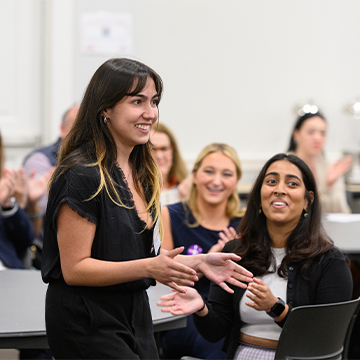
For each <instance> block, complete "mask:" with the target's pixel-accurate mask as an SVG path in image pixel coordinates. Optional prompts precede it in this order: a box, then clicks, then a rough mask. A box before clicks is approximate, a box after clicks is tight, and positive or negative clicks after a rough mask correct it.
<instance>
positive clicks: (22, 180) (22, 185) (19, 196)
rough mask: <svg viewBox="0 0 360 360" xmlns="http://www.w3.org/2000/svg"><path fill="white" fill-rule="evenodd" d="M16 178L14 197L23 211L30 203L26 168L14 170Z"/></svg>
mask: <svg viewBox="0 0 360 360" xmlns="http://www.w3.org/2000/svg"><path fill="white" fill-rule="evenodd" d="M12 171H13V173H14V178H15V193H14V196H15V198H16V200H17V202H18V203H19V206H20V207H21V208H22V209H25V208H26V205H27V202H28V193H29V187H28V182H27V179H26V174H25V170H24V168H20V169H19V170H12Z"/></svg>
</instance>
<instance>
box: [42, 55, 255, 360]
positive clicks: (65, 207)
mask: <svg viewBox="0 0 360 360" xmlns="http://www.w3.org/2000/svg"><path fill="white" fill-rule="evenodd" d="M161 93H162V81H161V78H160V77H159V75H158V74H157V73H156V72H155V71H154V70H152V69H151V68H149V67H148V66H146V65H145V64H142V63H140V62H137V61H134V60H130V59H110V60H108V61H107V62H105V63H104V64H103V65H101V66H100V67H99V69H98V70H97V71H96V72H95V74H94V75H93V77H92V79H91V81H90V83H89V85H88V88H87V90H86V92H85V95H84V99H83V101H82V103H81V105H80V109H79V113H78V116H77V118H76V121H75V123H74V125H73V127H72V129H71V131H70V133H69V135H68V136H67V137H66V139H65V140H64V143H63V145H62V147H61V150H60V155H59V165H58V166H57V168H56V170H55V172H54V175H53V178H52V181H51V186H50V191H49V201H48V205H47V211H46V217H45V218H46V220H45V226H44V246H43V252H42V266H41V271H42V276H43V280H44V281H45V282H46V283H49V286H48V290H47V295H46V313H45V319H46V332H47V338H48V341H49V346H50V349H51V351H52V353H53V355H54V357H55V358H56V359H110V358H112V359H157V358H158V351H157V347H156V343H155V339H154V336H153V327H152V319H151V312H150V305H149V299H148V296H147V293H146V289H147V288H148V287H149V286H151V285H155V284H156V282H155V280H157V281H159V282H161V283H164V284H166V285H169V286H171V287H172V288H174V289H178V290H181V289H180V288H179V285H189V286H192V285H193V284H194V282H195V281H197V280H198V275H197V274H198V273H202V274H204V275H206V276H209V277H210V278H212V279H214V280H215V279H216V280H217V282H218V283H219V284H221V286H223V287H224V288H227V289H228V291H230V292H232V290H230V288H229V287H228V286H227V285H226V283H225V281H227V282H229V283H233V284H237V285H238V286H245V285H244V284H242V283H241V282H240V281H241V280H243V281H250V280H251V273H249V272H247V271H246V270H245V269H242V268H241V267H240V266H238V265H236V264H235V263H233V262H232V261H228V260H233V259H238V257H237V256H236V255H234V254H229V255H227V254H216V256H207V255H198V256H196V257H191V256H181V255H179V254H180V253H181V252H182V250H183V249H182V248H177V249H174V250H172V251H164V250H161V249H160V244H161V240H162V225H161V216H160V201H159V200H160V182H159V178H160V172H159V169H158V166H157V164H156V162H155V160H154V158H153V156H152V148H151V143H150V141H149V137H150V131H151V127H152V125H153V124H154V122H156V121H157V118H158V103H159V101H160V98H161ZM224 255H225V256H224ZM243 274H244V276H243Z"/></svg>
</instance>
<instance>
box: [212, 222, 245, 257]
mask: <svg viewBox="0 0 360 360" xmlns="http://www.w3.org/2000/svg"><path fill="white" fill-rule="evenodd" d="M219 237H220V239H219V240H218V242H217V243H216V244H215V245H213V246H212V247H211V248H210V250H209V253H210V252H220V251H221V250H222V249H223V247H224V246H225V244H226V243H227V242H228V241H230V240H234V239H235V238H237V237H238V235H237V233H236V230H235V229H234V228H233V227H231V226H230V227H229V228H225V229H224V230H223V231H220V232H219Z"/></svg>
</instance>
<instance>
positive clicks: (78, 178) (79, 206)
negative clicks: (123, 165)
mask: <svg viewBox="0 0 360 360" xmlns="http://www.w3.org/2000/svg"><path fill="white" fill-rule="evenodd" d="M111 176H112V178H113V179H114V180H115V182H116V184H117V186H116V190H117V192H118V194H119V196H120V199H121V201H122V203H123V204H124V205H125V206H126V207H128V208H126V207H123V206H118V205H116V204H115V203H114V202H113V201H112V200H111V199H110V197H109V195H108V194H107V192H106V190H105V188H103V189H102V190H101V191H100V193H99V194H98V195H96V196H95V197H94V198H92V196H93V195H94V194H95V193H96V191H97V189H98V187H99V184H100V174H99V170H98V168H97V167H95V166H85V165H77V166H75V167H73V168H71V169H69V170H67V171H66V172H65V173H63V174H62V175H60V176H59V177H57V178H55V180H54V181H53V182H52V184H51V188H50V192H49V200H48V205H47V211H46V216H45V225H44V245H43V252H42V269H41V272H42V277H43V280H44V282H46V283H51V282H52V281H57V280H62V281H63V276H62V272H61V266H60V255H59V248H58V244H57V226H56V223H57V216H58V212H59V208H60V205H61V204H63V203H67V204H68V206H69V207H70V208H71V209H73V210H74V211H76V212H77V213H78V214H79V215H80V216H82V217H84V218H86V219H87V220H88V221H90V222H92V223H94V224H95V225H96V232H95V237H94V240H93V244H92V249H91V257H93V258H95V259H99V260H107V261H127V260H135V259H142V258H147V257H152V256H155V252H154V250H153V229H148V228H146V224H145V223H144V222H143V221H142V220H141V219H140V218H139V216H138V214H137V211H136V208H135V206H134V201H133V198H132V194H131V192H130V190H129V188H128V186H127V184H126V182H125V177H124V175H123V173H122V171H121V169H120V168H118V167H116V166H114V168H113V171H112V174H111ZM115 200H116V199H115ZM150 285H155V280H154V279H148V278H145V279H141V280H137V281H132V282H128V283H123V284H119V285H113V286H108V287H107V288H108V290H110V291H138V290H141V289H146V288H148V287H149V286H150Z"/></svg>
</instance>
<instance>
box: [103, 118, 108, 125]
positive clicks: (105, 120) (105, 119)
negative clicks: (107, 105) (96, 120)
mask: <svg viewBox="0 0 360 360" xmlns="http://www.w3.org/2000/svg"><path fill="white" fill-rule="evenodd" d="M107 121H108V119H107V117H106V116H104V124H106V123H107Z"/></svg>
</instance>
